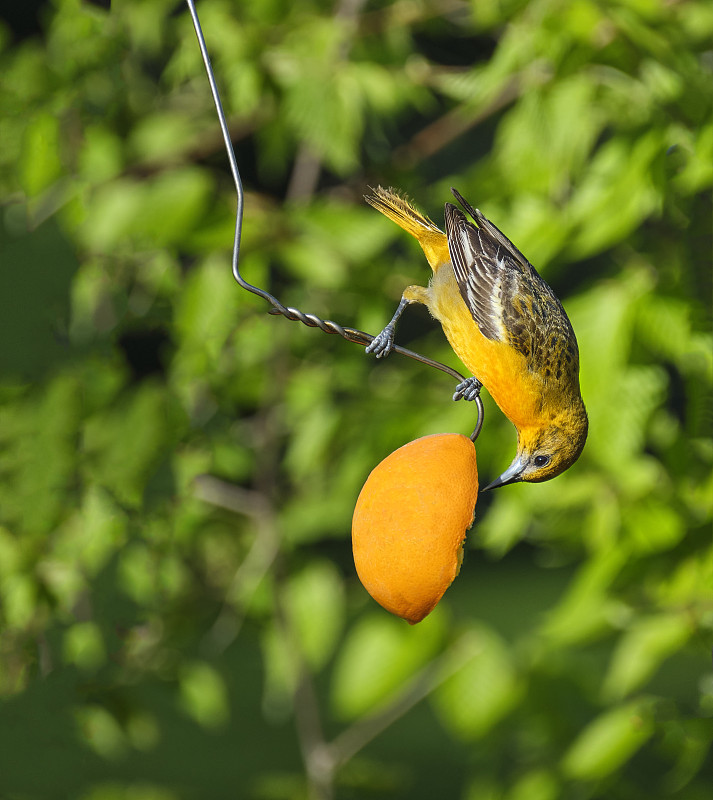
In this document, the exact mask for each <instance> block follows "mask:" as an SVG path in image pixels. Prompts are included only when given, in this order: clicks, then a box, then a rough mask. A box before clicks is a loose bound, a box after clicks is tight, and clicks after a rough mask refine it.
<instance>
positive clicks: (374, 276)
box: [0, 0, 713, 800]
mask: <svg viewBox="0 0 713 800" xmlns="http://www.w3.org/2000/svg"><path fill="white" fill-rule="evenodd" d="M19 5H22V4H19ZM100 5H101V4H99V5H94V4H90V3H82V2H80V1H79V0H53V2H51V3H47V4H44V5H41V6H40V7H39V11H38V18H37V27H36V29H35V30H23V31H19V29H17V28H16V27H14V26H11V25H10V24H6V25H2V26H0V44H1V46H2V50H1V55H0V59H1V60H0V75H2V77H1V78H0V113H1V114H2V148H0V191H1V193H2V197H3V206H2V225H1V226H0V253H1V263H2V270H1V271H0V280H1V282H2V283H1V285H0V306H1V308H0V312H1V313H0V319H2V329H3V336H2V348H0V371H1V374H0V398H1V403H2V406H1V408H0V474H1V476H2V479H1V480H0V626H1V627H0V794H1V795H2V797H3V798H10V799H12V800H26V799H27V798H40V797H41V798H50V797H57V798H69V797H71V798H79V799H80V800H115V799H116V800H183V799H184V798H205V797H211V798H222V797H226V798H227V797H231V798H232V797H245V798H256V799H257V800H280V798H299V797H307V796H312V797H319V798H329V797H333V796H335V797H340V798H341V797H344V798H346V797H393V798H406V797H408V798H418V797H429V798H431V797H453V798H457V797H460V798H464V799H465V800H556V799H558V798H562V800H579V799H580V798H602V800H603V799H604V798H606V799H607V800H613V799H616V798H622V800H623V799H624V798H625V799H626V800H636V798H646V799H647V800H651V799H652V798H668V797H676V798H685V800H698V799H699V798H700V799H701V800H702V798H708V797H709V796H710V786H711V782H712V781H713V768H712V766H711V763H712V762H711V759H710V747H711V742H712V741H713V721H712V718H713V673H712V672H711V662H710V653H711V643H712V642H713V542H712V537H711V512H712V506H713V502H712V501H713V473H712V470H711V466H712V465H713V438H712V437H711V432H712V431H711V428H712V427H713V404H712V400H713V393H712V388H711V387H712V375H713V362H712V355H711V349H712V348H711V344H712V342H711V339H712V337H711V327H712V326H711V323H712V315H711V294H712V286H711V251H712V240H713V237H712V235H711V217H712V204H711V186H712V184H713V74H712V73H713V50H711V44H710V43H711V41H712V37H713V6H712V5H711V4H710V3H709V2H708V0H681V2H664V0H599V1H598V0H566V1H565V0H500V1H497V0H472V1H471V2H467V0H397V1H396V2H390V3H389V2H384V1H383V0H373V2H369V3H366V2H363V0H340V2H338V3H327V2H324V0H289V2H288V1H287V0H261V1H260V2H247V0H234V1H233V2H228V0H200V1H199V10H200V14H201V18H202V23H203V27H204V30H205V32H206V37H207V40H208V46H209V50H210V52H211V55H212V59H213V64H214V67H215V69H216V72H217V75H218V81H219V85H220V87H221V90H222V92H223V100H224V105H225V107H226V109H227V111H228V114H229V121H230V129H231V133H232V136H233V138H234V141H235V144H236V149H237V155H238V160H239V163H240V166H241V170H242V173H243V180H244V183H245V187H246V192H247V196H246V216H245V227H244V237H243V242H244V246H243V253H242V267H243V271H244V273H245V275H246V277H247V278H248V280H250V281H252V282H254V283H256V284H257V285H259V286H262V287H265V288H267V289H269V290H271V291H273V292H274V293H275V294H277V295H278V296H279V298H280V299H281V300H282V301H283V302H285V303H289V304H291V305H295V306H297V307H298V308H300V309H303V310H305V311H309V312H313V313H316V314H318V315H320V316H323V317H329V318H331V319H335V320H337V321H339V322H341V323H343V324H349V325H353V326H355V327H358V328H361V329H363V330H368V331H371V332H372V333H375V332H376V331H377V330H379V329H380V328H381V326H382V325H383V324H384V322H385V321H386V320H387V319H388V318H389V316H390V314H391V312H392V310H393V308H394V307H395V304H396V302H397V300H398V298H399V296H400V293H401V291H402V289H403V287H404V286H406V285H407V284H408V283H412V282H422V281H424V280H425V279H426V274H427V267H426V264H425V261H424V259H423V257H422V255H421V253H420V251H419V250H418V247H417V246H416V245H415V243H414V242H412V241H410V240H408V237H406V235H405V234H403V232H401V231H399V230H398V229H397V228H396V226H393V225H391V224H390V223H389V222H388V221H386V220H384V219H383V218H381V217H380V216H379V215H378V214H376V213H375V212H374V211H373V210H371V209H369V208H367V207H365V205H364V204H363V202H362V200H361V195H362V194H363V192H364V190H365V188H366V187H367V185H376V184H379V183H381V184H384V185H394V186H398V187H401V188H402V189H404V190H406V191H407V192H408V193H409V194H410V195H411V196H412V197H413V198H414V199H415V200H416V202H417V203H419V204H420V205H421V206H422V207H423V208H424V210H425V211H427V212H428V213H430V214H431V215H432V216H433V218H434V219H435V220H437V221H438V220H440V219H441V218H442V213H441V209H442V205H441V204H442V203H443V202H444V201H446V200H449V198H450V195H449V191H448V189H449V187H450V186H451V185H454V186H456V187H457V188H458V189H459V190H460V191H461V192H462V193H463V194H464V195H465V196H466V197H468V198H469V199H470V200H471V201H472V202H473V203H474V204H476V205H477V206H479V207H480V208H481V209H483V211H484V212H485V213H486V214H487V215H488V217H489V218H491V219H493V220H494V221H495V222H496V224H498V225H499V226H501V227H502V228H503V229H504V230H505V231H506V232H507V234H508V236H510V237H511V238H512V239H513V240H514V241H515V242H516V243H517V244H518V246H519V247H521V248H522V250H523V251H524V252H525V253H526V254H527V255H528V257H530V259H531V260H532V261H533V263H535V264H536V265H537V266H538V268H540V269H541V271H542V272H543V274H544V275H545V277H546V279H547V280H548V281H549V282H550V283H551V284H552V285H553V287H554V288H555V291H556V292H557V293H558V294H559V296H560V297H561V298H562V299H563V301H564V304H565V306H566V307H567V309H568V311H569V313H570V317H571V319H572V322H573V324H574V328H575V330H576V331H577V335H578V338H579V343H580V349H581V358H582V387H583V394H584V397H585V401H586V403H587V406H588V409H589V412H590V419H591V433H590V439H589V442H588V445H587V447H586V449H585V452H584V454H583V456H582V458H581V459H580V461H579V462H578V463H577V465H576V466H575V467H573V468H572V469H571V470H570V471H569V472H568V473H566V474H565V475H563V476H562V477H560V478H557V479H556V480H555V481H553V482H551V483H548V484H542V485H533V486H523V485H519V486H513V487H508V488H505V489H502V490H499V491H498V492H496V493H494V494H493V495H492V496H491V495H488V496H484V497H483V498H482V499H481V501H480V503H479V505H478V508H477V514H476V523H475V526H474V527H473V529H472V531H471V533H470V536H469V553H468V557H467V559H466V562H465V564H464V566H463V569H462V571H461V574H460V576H459V578H458V579H457V580H456V582H455V583H454V585H453V586H452V587H451V589H450V590H449V592H448V593H447V595H446V597H445V599H444V600H443V602H442V603H441V605H440V606H439V608H438V609H437V610H436V611H435V612H434V613H433V614H432V615H431V617H429V618H428V619H427V620H426V621H424V622H423V623H422V624H421V625H419V626H416V627H414V628H409V627H407V626H406V625H405V624H404V623H402V622H401V621H399V620H396V619H392V618H390V617H388V615H387V614H386V612H384V611H382V610H381V609H380V608H378V607H376V605H375V604H374V603H373V602H372V601H371V600H370V598H369V597H368V596H367V595H366V593H365V591H364V590H363V589H362V587H361V586H360V585H359V583H358V581H357V580H356V577H355V573H354V569H353V564H352V562H351V552H350V542H349V528H350V515H351V511H352V509H353V504H354V501H355V499H356V496H357V494H358V491H359V489H360V487H361V485H362V483H363V481H364V479H365V477H366V475H367V474H368V472H369V471H370V469H371V468H372V467H373V466H375V465H376V464H377V463H378V461H380V460H381V459H382V458H383V457H384V456H385V455H386V454H388V453H389V452H390V451H391V450H393V449H395V448H396V447H398V446H400V445H401V444H404V443H405V442H407V441H409V440H412V439H415V438H416V437H418V436H421V435H423V434H426V433H431V432H436V431H459V432H465V433H467V432H469V431H470V429H471V427H472V424H473V410H472V409H470V408H467V407H464V404H453V403H451V402H450V400H449V396H450V393H451V391H452V388H453V387H452V386H451V385H450V383H449V380H448V379H447V378H446V377H445V376H444V375H442V374H441V373H437V372H434V371H433V370H429V369H428V368H426V367H423V366H421V365H419V364H416V363H415V362H411V361H407V360H405V359H401V358H399V357H397V356H392V357H391V358H390V359H388V360H387V362H386V363H377V362H375V361H374V360H372V359H369V358H366V357H365V356H364V354H363V352H362V351H361V349H360V348H359V347H355V346H354V345H352V344H349V343H347V342H345V341H343V340H341V339H338V338H337V337H327V336H324V335H323V334H322V333H320V332H319V331H316V330H311V329H307V328H305V327H304V326H300V325H299V324H296V323H292V322H289V321H287V320H285V319H283V318H273V317H270V316H268V315H267V314H266V313H265V311H266V307H265V304H264V303H263V302H262V301H260V300H259V299H258V298H255V297H253V296H252V295H249V294H247V293H245V292H243V291H242V290H240V289H239V288H238V287H237V286H236V284H235V283H234V281H233V279H232V277H231V274H230V247H231V244H232V235H233V226H234V219H233V215H234V206H235V198H234V192H233V188H232V184H231V179H230V174H229V171H228V170H227V164H226V158H225V154H224V152H223V148H222V143H221V139H220V132H219V129H218V126H217V122H216V118H215V113H214V110H213V108H212V101H211V98H210V94H209V91H208V84H207V82H206V77H205V74H204V71H203V68H202V65H201V62H200V60H199V53H198V48H197V45H196V41H195V36H194V34H193V30H192V27H191V22H190V18H189V16H188V14H187V12H186V9H185V7H184V6H183V5H182V4H181V3H180V2H177V0H150V1H149V0H143V1H141V0H132V1H131V2H125V3H114V4H112V5H113V7H112V8H111V10H105V9H102V8H101V7H100ZM21 34H22V35H21ZM399 340H400V341H401V342H402V343H403V344H406V345H410V346H412V347H413V348H414V349H417V350H419V351H421V352H425V353H427V354H428V355H431V356H433V357H434V358H437V359H439V360H443V361H446V362H448V363H450V364H452V365H453V366H455V367H456V368H458V364H457V362H456V360H455V358H454V356H453V355H452V353H450V351H449V349H448V347H447V345H446V343H445V340H444V338H443V335H442V333H441V332H440V330H439V329H437V327H436V326H435V325H434V324H432V323H431V322H430V321H429V320H428V318H427V315H426V314H425V312H422V311H419V310H416V309H414V310H413V311H410V312H409V313H408V314H407V315H406V319H405V320H404V322H403V324H402V326H401V328H400V332H399ZM486 414H487V416H486V424H485V428H484V430H483V432H482V434H481V437H480V439H479V441H478V455H479V466H480V471H481V474H482V476H483V478H484V479H486V478H488V476H490V477H492V476H494V475H496V474H499V472H500V471H501V470H502V468H504V466H506V465H507V464H508V463H509V461H510V459H511V457H512V453H513V452H514V446H515V437H514V432H513V430H512V428H511V426H510V425H509V423H508V422H507V420H505V419H504V418H503V417H502V415H501V414H500V413H499V411H498V410H497V408H495V406H494V405H493V404H492V403H491V402H489V401H488V400H487V398H486Z"/></svg>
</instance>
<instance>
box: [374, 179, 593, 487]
mask: <svg viewBox="0 0 713 800" xmlns="http://www.w3.org/2000/svg"><path fill="white" fill-rule="evenodd" d="M452 191H453V194H454V195H455V196H456V197H457V198H458V200H459V202H460V203H461V205H463V207H464V208H465V209H466V210H467V211H468V213H469V214H470V215H471V216H472V217H473V220H474V222H475V223H477V226H476V225H474V224H473V223H471V222H469V221H468V219H467V218H466V216H465V214H464V213H463V212H462V211H460V210H459V209H458V208H456V207H455V206H454V205H452V204H451V203H446V205H445V222H446V232H445V233H443V231H441V230H440V229H439V228H438V227H437V226H436V225H435V224H434V223H433V222H432V221H431V220H430V219H429V218H428V217H426V216H424V215H423V214H421V213H420V212H419V211H418V210H417V209H416V208H414V206H413V205H411V203H410V202H409V201H408V200H407V199H406V198H404V197H402V196H400V195H399V194H398V193H397V192H396V191H394V190H393V189H383V188H381V187H379V188H377V189H375V190H372V192H373V193H372V194H371V195H368V196H366V197H365V199H366V201H367V202H368V203H369V204H370V205H372V206H373V207H374V208H376V209H377V210H378V211H380V212H381V213H382V214H385V215H386V216H387V217H389V219H391V220H393V221H394V222H395V223H396V224H397V225H399V226H400V227H402V228H403V229H404V230H406V231H408V232H409V233H410V234H411V235H412V236H415V237H416V239H418V242H419V244H420V245H421V248H422V249H423V252H424V254H425V256H426V258H427V259H428V263H429V264H430V266H431V269H432V270H433V276H432V277H431V280H430V281H429V284H428V287H424V286H408V287H407V288H406V289H405V290H404V292H403V295H402V298H401V302H400V304H399V307H398V308H397V310H396V313H395V314H394V316H393V318H392V320H391V322H389V324H388V325H387V326H386V327H385V328H384V330H383V331H382V332H381V333H380V334H379V335H378V336H377V337H376V338H375V339H374V341H373V342H372V343H371V344H370V345H369V346H368V347H367V348H366V349H367V352H369V353H374V354H375V355H376V356H377V358H381V357H383V356H386V355H388V354H389V352H390V351H391V349H392V348H393V345H394V325H395V323H396V320H397V319H398V318H399V316H400V315H401V313H402V312H403V310H404V308H406V306H408V305H409V304H411V303H423V304H424V305H425V306H427V307H428V310H429V311H430V313H431V315H432V316H433V317H435V318H436V319H437V320H438V321H439V322H440V323H441V325H442V326H443V331H444V333H445V335H446V338H447V339H448V341H449V343H450V345H451V347H452V348H453V350H454V351H455V352H456V354H457V355H458V357H459V358H460V360H461V361H462V362H463V363H464V364H465V365H466V367H467V368H468V369H469V370H470V371H471V372H472V373H473V375H474V377H473V378H469V379H467V380H466V381H464V382H463V383H462V384H459V386H458V387H456V393H455V395H454V399H455V400H458V399H460V398H461V397H465V398H466V399H470V400H473V399H475V397H476V396H477V394H478V392H479V391H480V388H481V385H482V386H485V388H486V389H487V390H488V392H489V393H490V395H491V397H492V398H493V400H495V402H496V403H497V404H498V406H499V407H500V409H501V410H502V412H503V413H504V414H505V416H507V417H508V418H509V419H510V421H511V422H512V423H513V424H514V425H515V428H516V429H517V455H516V456H515V459H514V460H513V462H512V464H511V465H510V466H509V467H508V469H506V470H505V472H503V473H502V475H500V477H499V478H496V479H495V480H494V481H493V482H492V483H491V484H489V485H488V486H487V487H485V488H486V489H492V488H495V487H496V486H504V485H506V484H509V483H514V482H516V481H533V482H535V481H546V480H550V479H551V478H554V477H555V476H557V475H559V474H560V473H562V472H564V470H566V469H567V468H568V467H570V466H572V464H574V462H575V461H576V460H577V458H579V455H580V453H581V452H582V448H583V447H584V442H585V440H586V438H587V428H588V422H587V412H586V410H585V407H584V403H583V401H582V395H581V393H580V388H579V349H578V347H577V339H576V337H575V335H574V330H573V329H572V325H571V323H570V321H569V319H568V317H567V314H566V313H565V311H564V309H563V308H562V304H561V303H560V301H559V300H558V299H557V297H556V296H555V294H554V292H553V291H552V289H551V288H550V287H549V286H548V285H547V284H546V283H545V281H544V280H543V279H542V278H541V277H540V276H539V275H538V273H537V271H536V270H535V268H534V267H533V266H532V265H531V264H530V262H529V261H528V260H527V259H526V258H525V256H523V254H522V253H521V252H520V251H519V250H518V249H517V247H515V245H514V244H513V243H512V242H511V241H510V240H509V239H507V237H506V236H505V235H504V234H502V233H501V232H500V231H499V230H498V228H496V227H495V225H493V223H492V222H490V221H489V220H487V219H486V218H485V217H484V216H483V215H482V214H481V213H480V211H478V210H476V209H473V208H472V207H471V206H470V205H469V204H468V203H467V202H466V201H465V200H463V198H462V197H461V196H460V195H459V194H458V193H457V192H456V191H455V189H453V190H452Z"/></svg>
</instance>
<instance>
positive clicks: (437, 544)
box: [352, 433, 478, 625]
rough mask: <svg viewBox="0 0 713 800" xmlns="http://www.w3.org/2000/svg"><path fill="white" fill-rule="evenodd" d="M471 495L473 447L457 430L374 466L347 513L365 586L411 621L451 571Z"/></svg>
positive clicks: (474, 487) (434, 598)
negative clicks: (351, 510) (352, 509)
mask: <svg viewBox="0 0 713 800" xmlns="http://www.w3.org/2000/svg"><path fill="white" fill-rule="evenodd" d="M477 499H478V467H477V463H476V457H475V446H474V445H473V442H472V441H471V440H470V439H469V438H468V437H467V436H463V435H461V434H458V433H438V434H433V435H431V436H423V437H422V438H420V439H416V440H415V441H413V442H409V443H408V444H405V445H404V446H403V447H400V448H399V449H398V450H395V451H394V452H393V453H391V455H389V456H387V457H386V458H385V459H384V460H383V461H382V462H381V463H380V464H379V465H378V466H376V467H375V468H374V469H373V470H372V472H371V474H370V475H369V477H368V478H367V480H366V482H365V483H364V486H363V488H362V490H361V492H360V494H359V498H358V499H357V503H356V507H355V509H354V517H353V519H352V549H353V552H354V564H355V566H356V570H357V574H358V575H359V580H360V581H361V582H362V584H363V585H364V588H365V589H366V590H367V591H368V592H369V594H370V595H371V596H372V597H373V598H374V600H376V602H377V603H379V604H380V605H382V606H383V607H384V608H385V609H387V610H388V611H390V612H391V613H392V614H396V615H397V616H399V617H402V618H403V619H405V620H406V621H407V622H409V623H411V624H412V625H413V624H415V623H417V622H420V621H421V620H422V619H423V618H424V617H425V616H426V615H427V614H429V613H430V612H431V611H432V610H433V609H434V608H435V607H436V605H437V603H438V602H439V600H440V599H441V597H443V594H444V592H445V591H446V589H447V588H448V587H449V586H450V585H451V583H452V582H453V580H454V578H455V577H456V575H457V574H458V571H459V569H460V565H461V562H462V560H463V544H464V541H465V536H466V531H467V529H468V528H469V527H470V526H471V525H472V523H473V515H474V510H475V504H476V502H477Z"/></svg>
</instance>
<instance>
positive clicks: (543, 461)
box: [535, 456, 550, 467]
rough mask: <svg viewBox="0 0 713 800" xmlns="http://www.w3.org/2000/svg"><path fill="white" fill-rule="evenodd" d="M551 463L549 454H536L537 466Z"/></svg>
mask: <svg viewBox="0 0 713 800" xmlns="http://www.w3.org/2000/svg"><path fill="white" fill-rule="evenodd" d="M549 463H550V457H549V456H535V466H536V467H546V466H547V465H548V464H549Z"/></svg>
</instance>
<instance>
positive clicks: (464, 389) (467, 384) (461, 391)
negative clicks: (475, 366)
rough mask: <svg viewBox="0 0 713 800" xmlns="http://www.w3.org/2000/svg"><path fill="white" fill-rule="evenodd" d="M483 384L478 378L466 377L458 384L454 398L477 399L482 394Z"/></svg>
mask: <svg viewBox="0 0 713 800" xmlns="http://www.w3.org/2000/svg"><path fill="white" fill-rule="evenodd" d="M482 388H483V384H482V383H481V382H480V381H479V380H478V379H477V378H466V379H465V380H464V381H461V382H460V383H459V384H458V386H456V390H455V393H454V395H453V399H454V400H475V399H476V398H477V397H478V396H479V395H480V390H481V389H482Z"/></svg>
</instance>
